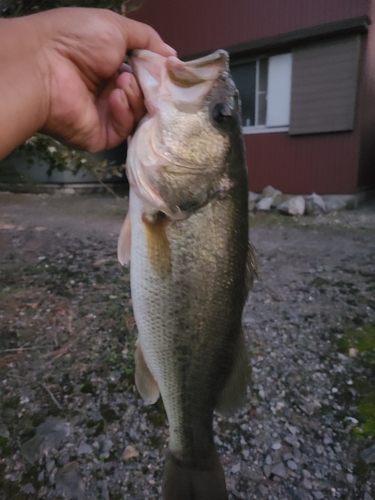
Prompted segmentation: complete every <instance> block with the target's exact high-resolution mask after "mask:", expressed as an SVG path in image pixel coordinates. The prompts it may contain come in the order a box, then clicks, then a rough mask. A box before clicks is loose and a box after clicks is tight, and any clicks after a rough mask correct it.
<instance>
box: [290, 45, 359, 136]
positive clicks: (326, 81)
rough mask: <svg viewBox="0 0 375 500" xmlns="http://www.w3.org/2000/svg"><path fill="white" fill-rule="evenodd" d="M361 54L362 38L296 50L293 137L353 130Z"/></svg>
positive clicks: (292, 101) (291, 127) (292, 107)
mask: <svg viewBox="0 0 375 500" xmlns="http://www.w3.org/2000/svg"><path fill="white" fill-rule="evenodd" d="M359 52H360V38H359V36H351V37H347V38H343V39H336V40H330V41H325V42H320V43H318V44H314V45H309V46H305V47H301V48H296V49H295V50H293V74H292V100H291V114H290V127H289V133H290V134H314V133H319V132H337V131H343V130H351V129H353V126H354V114H355V102H356V90H357V80H358V66H359Z"/></svg>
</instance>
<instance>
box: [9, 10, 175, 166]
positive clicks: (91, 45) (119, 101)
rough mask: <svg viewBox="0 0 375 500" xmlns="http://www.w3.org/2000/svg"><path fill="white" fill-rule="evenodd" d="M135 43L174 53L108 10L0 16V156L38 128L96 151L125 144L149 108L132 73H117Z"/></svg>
mask: <svg viewBox="0 0 375 500" xmlns="http://www.w3.org/2000/svg"><path fill="white" fill-rule="evenodd" d="M135 48H139V49H149V50H152V51H154V52H157V53H159V54H161V55H164V56H168V55H173V54H174V53H175V52H174V51H173V49H172V48H171V47H169V46H168V45H166V44H165V43H164V42H163V41H162V40H161V38H160V37H159V35H158V34H157V33H156V32H155V31H154V30H153V29H152V28H150V27H149V26H147V25H145V24H142V23H138V22H136V21H132V20H130V19H127V18H124V17H122V16H120V15H119V14H115V13H114V12H111V11H109V10H104V9H88V8H74V7H72V8H62V9H53V10H50V11H47V12H43V13H40V14H34V15H31V16H26V17H23V18H22V17H21V18H17V19H9V20H8V19H2V20H1V19H0V67H1V78H0V158H1V157H3V156H5V155H6V154H7V153H9V152H10V151H11V150H12V149H13V148H14V147H15V146H16V145H17V144H20V143H21V142H22V141H24V140H26V139H27V138H28V137H30V135H32V134H33V133H34V132H36V131H38V130H39V131H41V132H43V133H46V134H48V135H51V136H53V137H55V138H57V139H58V140H60V141H61V142H64V143H67V144H70V145H72V146H74V147H76V148H79V149H85V150H87V151H90V152H95V151H100V150H104V149H109V148H112V147H115V146H117V145H118V144H119V143H120V142H122V141H123V140H124V139H125V138H126V137H127V136H128V135H129V134H130V133H131V131H132V130H133V128H134V125H135V124H136V123H137V122H138V121H139V120H140V118H141V117H142V116H143V114H144V113H145V109H144V104H143V96H142V92H141V90H140V88H139V86H138V84H137V82H136V80H135V78H134V76H133V75H132V74H130V73H124V72H122V73H121V72H120V71H119V68H120V66H121V64H122V62H123V61H124V58H125V56H126V53H127V52H128V51H130V50H132V49H135Z"/></svg>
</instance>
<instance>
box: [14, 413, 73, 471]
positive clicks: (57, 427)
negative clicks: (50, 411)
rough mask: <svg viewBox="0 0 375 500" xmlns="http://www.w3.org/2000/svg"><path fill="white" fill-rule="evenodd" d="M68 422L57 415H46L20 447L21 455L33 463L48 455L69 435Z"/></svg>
mask: <svg viewBox="0 0 375 500" xmlns="http://www.w3.org/2000/svg"><path fill="white" fill-rule="evenodd" d="M69 433H70V430H69V424H68V423H67V422H66V421H65V420H63V419H62V418H59V417H48V418H47V420H46V421H45V422H43V423H42V424H40V425H39V427H37V429H36V434H35V436H34V437H33V438H32V439H30V440H29V441H26V443H24V444H23V446H22V447H21V455H22V456H23V457H24V458H25V459H26V460H27V461H28V462H30V464H32V465H34V464H35V463H36V462H38V460H40V459H41V458H42V456H43V455H46V456H48V454H49V452H50V451H51V450H52V449H53V448H58V447H59V446H60V444H61V443H62V442H63V441H64V439H65V438H67V437H68V436H69Z"/></svg>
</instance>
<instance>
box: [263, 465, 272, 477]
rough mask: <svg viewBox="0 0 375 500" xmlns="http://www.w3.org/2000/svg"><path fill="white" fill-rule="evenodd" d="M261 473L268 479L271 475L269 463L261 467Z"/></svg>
mask: <svg viewBox="0 0 375 500" xmlns="http://www.w3.org/2000/svg"><path fill="white" fill-rule="evenodd" d="M263 473H264V475H265V476H266V478H267V479H268V478H269V477H270V475H271V467H270V466H269V465H265V466H264V467H263Z"/></svg>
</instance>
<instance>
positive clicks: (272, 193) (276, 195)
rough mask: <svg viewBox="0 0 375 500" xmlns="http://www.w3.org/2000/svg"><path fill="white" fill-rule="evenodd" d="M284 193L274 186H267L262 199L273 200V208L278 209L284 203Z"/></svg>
mask: <svg viewBox="0 0 375 500" xmlns="http://www.w3.org/2000/svg"><path fill="white" fill-rule="evenodd" d="M282 196H283V193H282V192H281V191H279V190H278V189H275V188H274V187H272V186H267V187H265V188H264V189H263V191H262V195H261V197H262V198H272V200H273V201H272V206H273V207H276V206H277V205H279V204H280V203H281V202H282Z"/></svg>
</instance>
